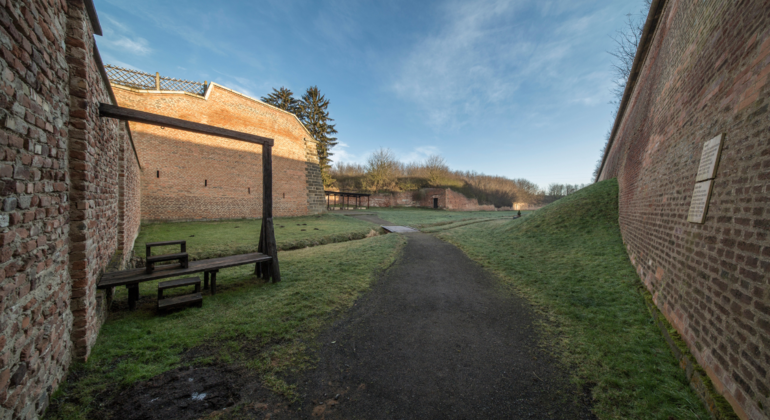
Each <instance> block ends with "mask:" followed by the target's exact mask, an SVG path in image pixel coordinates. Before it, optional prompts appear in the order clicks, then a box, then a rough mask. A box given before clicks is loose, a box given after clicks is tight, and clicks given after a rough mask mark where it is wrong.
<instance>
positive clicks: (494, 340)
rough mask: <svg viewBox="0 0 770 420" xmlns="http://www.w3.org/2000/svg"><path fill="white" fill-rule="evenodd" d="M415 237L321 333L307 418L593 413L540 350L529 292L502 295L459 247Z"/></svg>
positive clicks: (304, 388) (309, 376)
mask: <svg viewBox="0 0 770 420" xmlns="http://www.w3.org/2000/svg"><path fill="white" fill-rule="evenodd" d="M359 217H361V218H363V217H362V216H359ZM375 218H376V217H375ZM386 223H387V222H386ZM407 238H408V243H407V245H406V247H405V250H404V252H403V254H402V256H401V257H400V259H399V260H398V261H397V262H396V263H395V265H394V266H393V267H391V269H390V270H388V271H387V273H386V274H384V276H383V278H381V279H380V281H379V282H378V283H377V284H376V285H375V286H374V288H373V289H372V290H371V291H370V292H369V293H367V294H366V295H365V297H363V298H362V299H360V300H359V301H358V302H357V303H356V305H355V306H354V308H353V309H352V310H351V312H350V313H349V315H348V316H347V317H346V318H345V319H343V320H341V321H338V322H337V323H335V324H334V325H333V326H332V327H331V328H330V329H329V330H328V331H327V332H326V333H324V334H322V336H321V337H320V340H321V341H320V342H321V343H322V345H321V348H320V350H319V352H318V355H317V356H318V357H319V363H318V366H317V368H316V369H315V370H312V371H310V372H308V373H306V375H305V378H304V379H303V380H302V382H301V383H300V389H299V391H300V394H301V395H303V396H304V398H303V400H304V401H305V406H303V407H302V411H301V413H303V415H301V417H304V416H305V415H307V414H308V412H310V413H312V416H314V417H316V418H327V419H332V418H345V419H350V418H362V419H417V418H419V419H434V418H435V419H445V418H452V419H471V418H484V419H498V418H499V419H503V418H504V419H526V418H533V419H547V418H554V419H580V418H593V416H592V414H591V413H590V411H589V408H588V407H587V406H586V405H585V404H584V403H582V402H581V401H583V400H585V398H584V397H583V396H581V395H575V394H574V388H573V387H572V386H571V385H569V383H568V379H567V378H568V373H567V372H564V371H562V370H560V369H559V368H558V367H557V365H555V364H554V363H553V360H552V358H550V357H549V356H547V355H546V354H544V353H543V352H542V351H540V350H539V349H538V347H537V335H536V333H535V331H534V329H533V326H532V321H533V317H534V316H533V313H532V311H531V310H530V308H529V306H528V305H527V303H526V302H524V301H522V300H519V299H515V298H510V297H502V295H503V293H501V292H499V291H497V280H496V279H494V278H493V277H492V276H491V275H489V274H488V273H486V272H485V271H484V270H483V269H482V268H481V267H480V266H479V265H478V264H476V263H475V262H473V261H472V260H470V259H469V258H468V257H467V256H465V254H463V253H462V251H460V250H459V249H458V248H456V247H455V246H453V245H450V244H448V243H445V242H442V241H441V240H439V239H436V238H435V237H433V236H430V235H426V234H423V233H414V234H408V235H407ZM335 398H336V399H335Z"/></svg>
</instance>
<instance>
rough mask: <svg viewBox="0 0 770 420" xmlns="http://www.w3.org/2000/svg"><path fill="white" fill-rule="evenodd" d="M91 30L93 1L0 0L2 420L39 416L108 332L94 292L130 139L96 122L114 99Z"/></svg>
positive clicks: (109, 251) (113, 229)
mask: <svg viewBox="0 0 770 420" xmlns="http://www.w3.org/2000/svg"><path fill="white" fill-rule="evenodd" d="M89 12H90V13H89ZM95 25H98V21H96V20H95V12H94V10H93V4H92V3H91V2H90V0H86V2H85V3H84V0H70V1H25V2H9V1H7V0H0V50H2V51H1V53H2V55H1V56H0V121H2V123H1V125H0V144H2V150H0V158H1V159H2V162H0V194H2V196H1V197H0V199H1V200H2V201H1V202H2V208H0V256H2V258H1V259H0V314H1V317H0V419H11V418H13V419H16V418H19V419H20V418H24V419H27V418H34V417H35V416H36V415H39V414H41V413H42V412H43V411H44V410H45V408H46V407H47V405H48V401H49V397H50V395H51V393H52V392H53V391H54V390H55V389H56V387H57V386H58V385H59V383H60V381H61V380H62V378H63V377H64V375H65V373H66V370H67V368H68V366H69V364H70V361H71V360H72V358H73V356H74V357H78V358H80V359H81V360H82V359H85V358H86V357H87V356H88V353H89V349H90V346H91V345H92V344H93V342H94V340H95V338H96V334H97V332H98V328H99V326H100V325H101V324H100V322H101V319H102V318H101V317H100V307H99V299H98V295H97V293H96V290H95V286H96V280H97V278H98V275H99V274H100V272H101V271H103V270H104V268H105V267H106V266H107V263H108V261H109V260H110V258H111V257H112V256H113V254H114V253H115V250H116V248H117V244H118V214H119V213H118V191H119V189H120V188H125V187H126V185H124V184H125V183H124V184H120V183H119V182H118V171H119V169H118V168H119V166H118V165H119V160H120V151H121V150H122V149H121V148H125V147H128V146H130V143H127V142H130V140H129V139H128V136H127V135H125V133H124V134H121V133H120V131H119V130H118V124H117V123H116V122H111V121H104V120H100V119H99V118H98V115H97V114H98V113H97V104H98V102H109V103H112V102H113V101H112V99H111V97H110V89H109V85H106V84H105V80H104V79H103V77H104V76H103V74H102V72H101V69H100V64H99V63H100V62H99V59H98V53H97V52H96V51H95V45H94V39H93V33H94V26H95ZM126 168H127V169H126V171H125V172H127V173H129V178H130V179H131V181H130V182H133V183H136V181H137V176H138V174H137V173H136V171H135V169H134V168H133V167H131V166H130V165H126ZM132 171H133V172H132ZM127 185H129V188H131V187H130V185H131V184H130V183H128V184H127ZM137 191H138V190H136V189H134V191H133V192H129V193H127V194H126V196H128V197H131V198H130V199H129V200H128V202H131V203H135V202H136V200H137V197H138V195H137ZM134 213H135V211H134ZM133 217H134V219H137V221H134V222H131V223H134V224H135V225H136V224H137V223H138V218H137V217H136V216H133ZM128 219H130V217H128ZM132 229H133V230H134V232H135V230H136V228H135V227H129V228H128V229H126V230H125V234H124V239H125V243H128V242H133V237H134V236H135V233H134V234H133V235H134V236H132V234H131V230H132ZM101 309H103V308H101Z"/></svg>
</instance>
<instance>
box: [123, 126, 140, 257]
mask: <svg viewBox="0 0 770 420" xmlns="http://www.w3.org/2000/svg"><path fill="white" fill-rule="evenodd" d="M122 125H123V127H122V128H123V130H122V131H121V132H122V133H124V141H122V142H121V143H120V162H119V163H120V178H119V181H118V182H120V190H119V197H118V216H119V218H120V219H119V220H118V250H119V251H120V252H121V253H122V258H121V264H120V265H121V266H126V265H127V264H128V263H129V262H130V259H131V257H132V256H133V249H134V240H135V239H136V236H137V235H138V234H139V227H140V224H141V219H142V217H141V216H142V196H141V188H142V179H141V168H140V167H139V160H138V158H137V156H136V152H135V150H134V147H133V146H132V144H131V141H130V139H129V136H128V132H127V131H126V127H127V125H126V123H123V124H122Z"/></svg>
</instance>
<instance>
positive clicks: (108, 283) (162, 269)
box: [96, 252, 273, 309]
mask: <svg viewBox="0 0 770 420" xmlns="http://www.w3.org/2000/svg"><path fill="white" fill-rule="evenodd" d="M272 261H273V257H271V256H269V255H265V254H262V253H259V252H253V253H250V254H240V255H231V256H228V257H219V258H210V259H207V260H199V261H190V262H189V263H188V264H187V267H182V265H181V264H167V265H161V266H158V267H157V268H156V269H155V270H154V271H153V272H152V273H147V272H146V271H145V269H144V268H134V269H131V270H123V271H114V272H111V273H105V274H104V275H103V276H102V278H101V279H100V280H99V283H98V284H97V286H96V287H97V288H99V289H108V288H111V287H116V286H126V288H128V307H129V308H131V309H134V308H135V307H136V301H137V300H139V283H143V282H146V281H153V280H160V279H165V278H169V277H180V276H185V275H188V274H195V273H201V272H202V273H203V275H204V288H205V286H207V284H206V283H209V281H210V283H211V294H212V295H213V294H216V282H217V272H219V270H221V269H223V268H228V267H236V266H239V265H246V264H255V271H257V268H260V266H261V264H264V263H267V264H270V263H271V262H272ZM206 280H208V281H206Z"/></svg>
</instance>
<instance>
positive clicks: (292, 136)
mask: <svg viewBox="0 0 770 420" xmlns="http://www.w3.org/2000/svg"><path fill="white" fill-rule="evenodd" d="M114 87H115V92H116V95H117V99H118V103H119V105H121V106H125V107H128V108H132V109H138V110H142V111H148V112H153V113H157V114H161V115H167V116H170V117H174V118H181V119H185V120H189V121H196V122H201V123H204V124H210V125H215V126H219V127H226V128H229V129H232V130H237V131H242V132H247V133H252V134H257V135H260V136H264V137H269V138H272V139H274V140H275V146H274V147H273V194H274V195H273V202H274V208H273V209H274V210H273V211H274V214H275V215H276V216H299V215H305V214H309V213H317V212H320V211H323V201H322V200H323V199H322V197H323V196H320V197H321V198H320V200H319V197H318V196H319V194H322V186H321V184H320V173H319V174H318V176H316V174H315V172H313V168H312V167H313V165H314V166H315V167H317V166H318V164H317V162H315V163H314V162H311V161H309V159H308V156H307V155H308V149H314V146H315V143H314V141H310V143H311V144H307V145H306V143H308V142H307V141H306V140H308V139H310V138H311V137H310V135H309V134H308V133H307V131H306V130H305V128H304V127H303V126H302V124H300V123H299V122H298V121H297V119H296V118H295V117H294V116H293V115H291V114H289V113H286V112H283V111H281V110H278V109H276V108H273V107H271V106H269V105H266V104H264V103H262V102H259V101H256V100H254V99H251V98H248V97H245V96H243V95H241V94H238V93H236V92H233V91H231V90H229V89H226V88H222V87H221V86H219V85H216V84H212V85H211V86H210V87H209V90H208V91H207V95H206V96H207V97H206V98H204V97H201V96H197V95H192V94H184V93H153V92H150V91H135V90H130V89H126V88H123V87H121V86H118V85H115V86H114ZM131 128H132V134H133V136H134V140H135V145H136V148H137V152H138V153H139V159H140V160H141V162H142V166H143V168H144V176H143V177H142V219H143V220H191V219H229V218H251V217H261V215H262V156H261V149H262V147H261V146H259V145H254V144H249V143H244V142H240V141H236V140H229V139H224V138H218V137H212V136H205V135H201V134H195V133H188V132H183V131H179V130H172V129H169V128H165V129H162V128H160V127H156V126H149V125H145V124H136V123H131ZM315 184H318V185H315Z"/></svg>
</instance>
